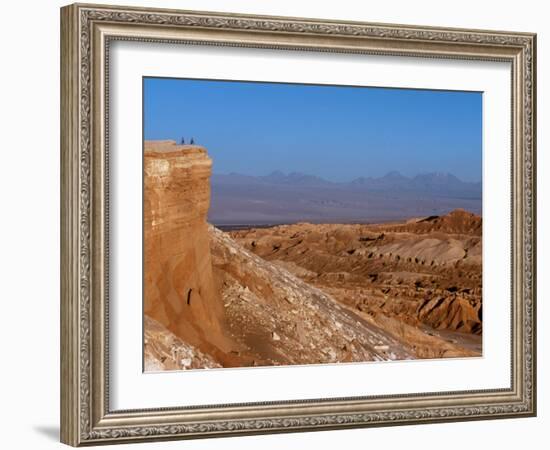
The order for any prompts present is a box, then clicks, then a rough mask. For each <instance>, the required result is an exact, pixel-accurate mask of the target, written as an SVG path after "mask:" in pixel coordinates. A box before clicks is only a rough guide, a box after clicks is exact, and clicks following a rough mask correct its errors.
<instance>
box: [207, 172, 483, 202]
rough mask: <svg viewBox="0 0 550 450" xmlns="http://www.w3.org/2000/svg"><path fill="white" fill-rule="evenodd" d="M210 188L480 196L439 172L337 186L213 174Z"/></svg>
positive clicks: (302, 178) (310, 179)
mask: <svg viewBox="0 0 550 450" xmlns="http://www.w3.org/2000/svg"><path fill="white" fill-rule="evenodd" d="M212 184H213V185H214V184H215V185H228V186H237V185H241V186H242V185H249V186H251V185H258V184H260V185H266V184H272V185H280V186H281V185H282V186H289V187H290V186H296V187H311V188H314V187H319V188H321V187H323V188H328V187H332V188H336V189H353V190H359V191H368V192H377V193H384V192H385V193H394V194H396V193H401V194H409V195H410V194H424V195H430V196H436V197H450V198H467V199H481V193H482V185H481V182H477V183H471V182H466V181H462V180H460V179H459V178H457V177H456V176H455V175H453V174H450V173H441V172H433V173H426V174H420V175H416V176H414V177H412V178H409V177H406V176H404V175H402V174H401V173H399V172H397V171H392V172H388V173H387V174H386V175H384V176H382V177H379V178H374V177H359V178H356V179H354V180H352V181H350V182H341V183H337V182H331V181H328V180H325V179H323V178H321V177H318V176H315V175H308V174H304V173H300V172H291V173H289V174H285V173H283V172H281V171H275V172H272V173H270V174H269V175H264V176H250V175H242V174H238V173H230V174H227V175H221V174H214V175H213V176H212Z"/></svg>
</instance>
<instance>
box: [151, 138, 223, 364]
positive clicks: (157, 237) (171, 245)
mask: <svg viewBox="0 0 550 450" xmlns="http://www.w3.org/2000/svg"><path fill="white" fill-rule="evenodd" d="M211 167H212V161H211V160H210V158H209V157H208V155H207V153H206V150H205V149H204V148H202V147H199V146H194V145H176V143H175V142H173V141H155V142H146V143H145V155H144V278H145V282H144V312H145V314H146V315H148V316H149V317H152V318H153V319H155V320H156V321H158V322H159V323H160V324H162V325H163V326H165V327H166V328H167V329H168V330H170V331H171V332H172V333H174V334H175V335H176V336H177V337H179V338H181V339H182V340H184V341H185V342H187V343H189V344H191V345H193V346H196V347H197V348H199V349H200V350H203V351H206V352H208V353H209V354H212V355H214V356H216V357H219V358H222V359H223V354H225V353H226V352H227V351H228V350H229V348H230V345H229V343H228V342H227V340H226V338H224V336H223V333H222V329H223V321H224V318H223V305H222V303H221V298H220V295H219V292H218V289H217V287H216V286H215V284H214V279H213V276H212V263H211V256H210V243H209V235H208V229H207V224H206V215H207V212H208V207H209V202H210V182H209V178H210V174H211Z"/></svg>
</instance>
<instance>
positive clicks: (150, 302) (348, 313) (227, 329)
mask: <svg viewBox="0 0 550 450" xmlns="http://www.w3.org/2000/svg"><path fill="white" fill-rule="evenodd" d="M211 165H212V162H211V160H210V159H209V157H208V155H207V153H206V150H205V149H203V148H202V147H199V146H179V145H176V144H175V143H174V142H171V141H155V142H146V144H145V159H144V167H145V169H144V170H145V183H144V187H145V189H144V191H145V192H144V194H145V195H144V197H145V199H144V200H145V201H144V230H145V231H144V233H145V252H144V255H145V259H144V272H145V283H144V284H145V289H144V311H145V321H144V367H145V370H155V371H156V370H180V369H196V368H216V367H250V366H265V365H288V364H311V363H344V362H360V361H377V360H396V359H417V358H439V357H458V356H462V357H464V356H479V355H480V354H481V332H482V317H481V310H482V308H481V281H482V280H481V218H480V217H479V216H476V215H474V214H470V213H468V212H466V211H462V210H456V211H453V212H451V213H450V214H448V215H445V216H440V217H422V218H415V219H411V220H409V221H408V222H401V223H391V224H381V225H340V224H321V225H319V224H309V223H299V224H293V225H281V226H276V227H270V228H251V229H243V230H234V231H231V232H223V231H221V230H219V229H217V228H215V227H213V226H211V225H209V224H208V223H207V221H206V217H207V211H208V207H209V202H210V184H209V176H210V173H211Z"/></svg>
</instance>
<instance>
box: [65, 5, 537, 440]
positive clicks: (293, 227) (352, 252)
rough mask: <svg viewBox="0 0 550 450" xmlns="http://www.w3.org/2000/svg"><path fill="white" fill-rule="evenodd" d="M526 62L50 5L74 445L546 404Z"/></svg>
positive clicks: (507, 38)
mask: <svg viewBox="0 0 550 450" xmlns="http://www.w3.org/2000/svg"><path fill="white" fill-rule="evenodd" d="M535 58H536V36H535V35H534V34H531V33H517V32H504V31H486V30H466V29H447V28H432V27H422V26H408V25H385V24H372V23H360V22H345V23H344V22H336V21H328V20H315V19H302V18H286V17H263V16H262V17H260V16H249V15H240V14H227V13H211V12H196V11H174V10H159V9H143V8H130V7H112V6H105V5H104V6H95V5H81V4H75V5H71V6H67V7H64V8H62V9H61V91H62V98H61V111H62V116H61V177H62V180H61V181H62V192H61V200H62V201H61V204H62V211H61V226H62V231H61V232H62V248H61V256H62V258H61V261H62V271H61V273H62V278H61V293H62V294H61V295H62V297H61V319H62V320H61V326H62V329H61V355H62V361H61V369H62V370H61V440H62V442H64V443H66V444H70V445H73V446H79V445H91V444H108V443H122V442H137V441H144V440H161V439H188V438H199V437H215V436H229V435H243V434H259V433H275V432H297V431H313V430H326V429H337V428H345V427H348V428H350V427H367V426H386V425H400V424H422V423H430V422H431V423H433V422H443V421H459V420H478V419H497V418H504V417H528V416H533V415H535V414H536V367H535V364H536V349H535V319H536V318H535V276H536V272H535V260H536V258H535V244H536V242H535V234H536V212H535V198H536V194H535V179H536V176H535V159H536V158H535V146H536V122H535V87H536V72H535V69H536V59H535Z"/></svg>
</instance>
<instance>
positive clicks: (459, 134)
mask: <svg viewBox="0 0 550 450" xmlns="http://www.w3.org/2000/svg"><path fill="white" fill-rule="evenodd" d="M143 82H144V137H145V139H146V140H150V139H153V140H154V139H173V140H176V141H178V142H179V141H180V139H181V137H185V139H186V142H188V141H189V139H190V138H191V137H193V138H194V140H195V143H197V144H200V145H203V146H205V147H206V148H207V150H208V153H209V154H210V156H211V157H212V159H213V161H214V169H213V170H214V173H231V172H237V173H242V174H247V175H266V174H268V173H271V172H273V171H275V170H281V171H283V172H287V173H288V172H303V173H307V174H312V175H317V176H321V177H323V178H326V179H328V180H333V181H349V180H352V179H354V178H357V177H360V176H375V177H377V176H382V175H384V174H385V173H387V172H389V171H392V170H397V171H399V172H401V173H402V174H404V175H407V176H414V175H417V174H419V173H427V172H450V173H452V174H454V175H456V176H458V177H459V178H461V179H462V180H464V181H480V180H481V160H482V94H481V93H479V92H450V91H432V90H416V89H386V88H369V87H342V86H319V85H300V84H284V83H255V82H236V81H211V80H188V79H164V78H144V81H143Z"/></svg>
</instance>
